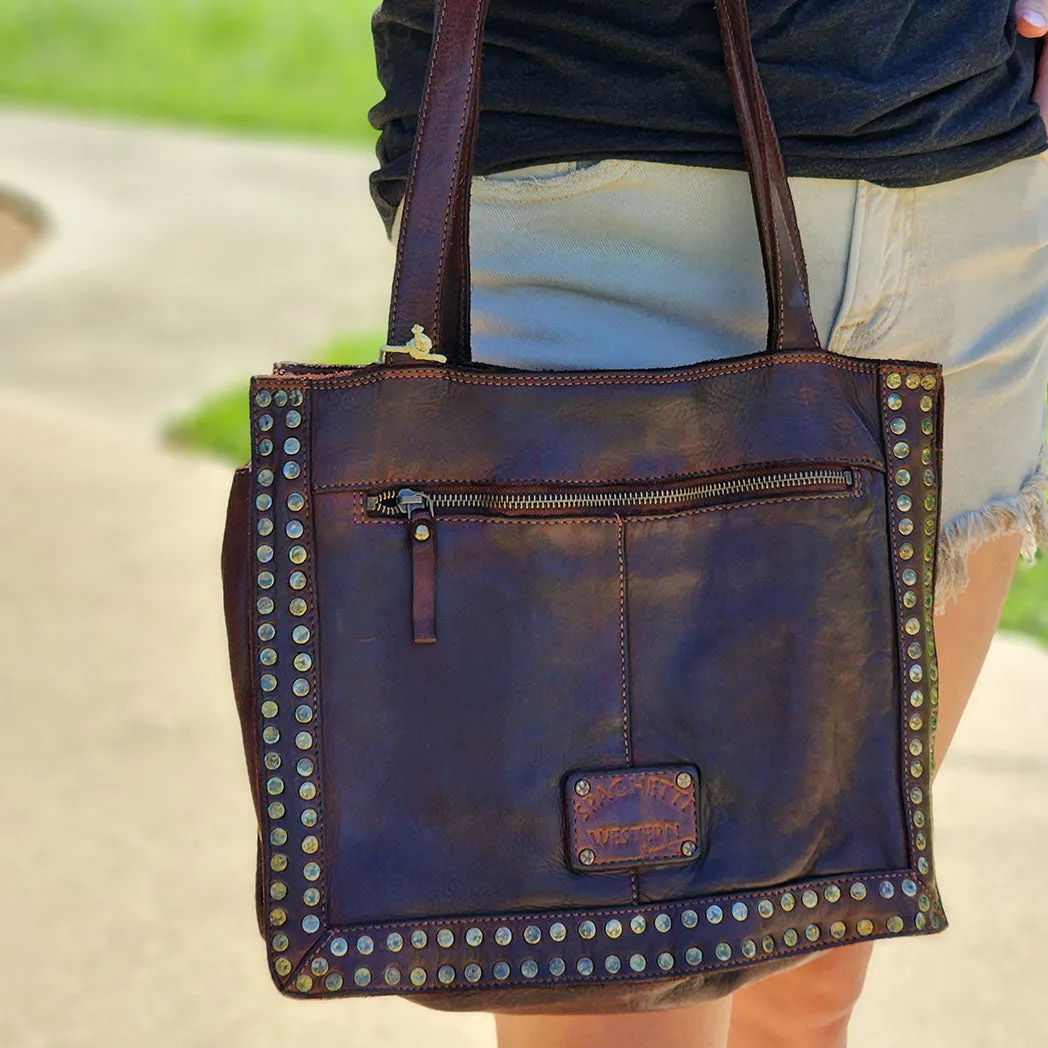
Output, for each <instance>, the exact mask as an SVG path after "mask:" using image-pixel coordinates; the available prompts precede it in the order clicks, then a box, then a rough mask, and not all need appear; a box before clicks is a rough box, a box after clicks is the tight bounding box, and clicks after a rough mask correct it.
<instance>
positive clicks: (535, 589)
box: [316, 469, 867, 924]
mask: <svg viewBox="0 0 1048 1048" xmlns="http://www.w3.org/2000/svg"><path fill="white" fill-rule="evenodd" d="M780 472H781V471H780ZM813 476H814V480H815V483H814V485H812V484H809V490H803V488H801V489H795V490H793V491H792V492H789V493H785V492H782V491H774V490H771V489H769V490H767V491H756V492H754V491H752V490H751V491H748V492H747V491H741V490H731V491H729V492H728V493H727V494H725V493H724V492H723V491H718V492H715V493H712V494H711V493H709V492H708V491H706V492H705V493H704V494H700V495H698V496H696V495H695V494H694V491H693V488H692V489H689V490H688V491H687V492H686V494H684V495H678V496H676V498H677V501H676V503H675V504H673V503H671V504H667V503H665V502H663V503H660V504H658V505H633V506H630V507H626V506H623V505H621V504H620V505H618V506H617V507H615V508H612V509H611V510H610V511H607V510H604V509H603V508H602V511H604V512H608V515H606V516H600V515H587V516H580V515H579V511H578V509H577V508H573V507H569V508H566V509H565V508H560V509H552V510H551V508H550V506H549V505H548V504H547V505H545V506H536V505H535V504H534V501H533V500H534V499H535V498H538V499H539V501H542V499H543V498H547V499H548V497H549V496H550V495H551V494H552V495H553V496H556V495H557V493H556V492H551V491H550V490H549V489H545V490H543V491H535V490H532V491H530V492H521V491H511V492H508V493H507V492H503V495H504V496H505V497H507V498H508V499H510V501H511V502H514V503H515V504H514V505H505V504H503V505H496V504H495V502H497V499H496V500H495V502H492V500H491V499H489V500H488V502H487V504H486V505H485V506H479V505H478V506H474V507H472V508H471V507H470V506H469V505H468V504H467V503H466V502H460V503H459V505H458V507H457V511H456V508H455V507H453V506H451V505H449V504H447V500H445V504H444V505H443V506H440V505H437V506H435V510H434V512H433V513H432V514H431V516H430V518H429V519H430V520H432V521H435V525H434V529H435V533H434V541H435V544H436V593H437V597H436V608H437V616H436V617H437V641H436V643H428V644H419V643H414V642H413V637H412V629H411V607H412V587H413V582H412V577H411V576H412V569H413V563H412V561H413V549H412V543H413V542H416V541H417V540H416V539H414V537H413V532H412V528H413V522H414V521H415V520H417V518H415V517H412V518H411V519H409V518H407V517H398V518H395V519H394V518H391V519H389V520H385V519H375V518H370V519H369V518H367V517H366V516H365V515H364V512H363V510H364V507H365V505H366V504H367V503H366V498H367V496H368V495H370V496H371V498H372V499H373V500H374V499H379V500H381V497H382V495H383V494H384V493H382V492H370V493H360V492H325V493H323V494H321V495H319V496H318V497H317V500H316V508H317V528H318V558H319V561H320V563H319V578H320V592H319V594H318V598H319V601H320V607H321V615H320V619H321V621H322V622H323V623H324V631H323V635H322V637H321V638H320V644H321V648H322V677H321V683H322V687H321V692H322V696H323V700H322V701H323V713H322V719H323V747H324V753H325V768H326V784H325V796H326V798H327V801H326V806H327V814H326V816H325V819H326V827H327V829H326V835H327V837H326V842H325V848H326V850H327V854H328V857H329V859H328V878H329V888H328V900H329V907H330V913H331V916H332V919H333V920H335V921H336V922H337V923H340V924H343V923H344V924H349V923H353V922H357V921H363V920H369V921H371V920H383V919H390V918H397V919H403V918H406V917H411V916H418V917H422V916H427V915H430V916H431V915H434V914H442V915H448V916H452V915H456V914H471V913H482V912H504V911H507V910H509V911H512V910H528V909H543V908H553V907H565V906H594V905H596V906H599V905H615V904H622V903H624V902H628V901H629V900H630V899H631V894H632V884H631V879H630V877H629V875H628V874H627V873H624V872H621V871H619V872H602V873H599V874H584V873H579V872H576V871H573V870H572V869H570V868H569V864H568V862H567V856H566V853H565V847H566V843H565V825H564V811H563V786H564V780H565V777H566V776H567V775H568V774H569V773H570V772H572V771H576V770H579V769H597V768H617V767H625V766H626V765H627V764H629V763H630V762H631V761H632V763H633V764H635V765H641V764H666V763H674V762H676V761H678V760H681V752H680V748H679V747H674V746H666V745H665V743H666V740H665V739H659V738H656V737H654V736H661V735H662V734H663V729H662V728H661V727H660V726H659V723H657V722H655V721H652V722H650V723H646V724H645V725H643V726H642V725H639V723H638V720H637V713H638V711H637V710H636V709H634V708H633V705H634V696H633V694H632V693H633V690H634V687H635V685H634V680H633V678H634V676H635V675H636V674H637V673H638V672H640V673H642V674H648V673H649V671H648V670H647V669H646V668H645V667H646V666H647V665H648V663H649V661H650V660H649V659H648V657H647V655H646V653H645V652H644V651H642V650H638V647H637V643H638V642H637V638H636V636H635V635H634V634H635V631H636V630H637V629H638V628H639V627H638V625H637V622H636V614H637V612H636V611H635V609H634V608H633V607H632V606H631V599H632V598H631V593H630V591H631V589H632V587H633V586H634V585H635V582H634V577H635V571H636V569H635V567H634V566H633V565H632V564H631V563H630V560H631V553H630V546H631V544H632V537H631V536H632V534H633V532H634V530H635V529H644V528H649V527H654V528H660V527H663V528H669V529H673V531H674V533H675V534H676V533H680V534H683V535H684V536H685V539H684V542H685V545H688V546H689V547H692V546H695V545H696V542H701V536H702V535H704V534H707V533H709V532H710V531H711V529H712V530H713V531H714V532H717V531H718V530H719V528H720V525H719V524H716V523H714V518H721V517H726V516H730V517H736V516H738V517H739V519H740V525H739V526H740V527H741V528H742V530H743V531H744V532H745V533H746V534H747V535H749V536H751V538H750V540H749V541H756V538H754V537H753V532H754V524H755V523H757V522H755V519H754V518H753V517H751V516H747V520H748V521H749V523H746V521H743V520H742V519H741V518H742V516H743V515H749V514H751V513H752V512H753V511H754V509H755V508H759V507H763V509H764V510H765V511H766V512H769V513H771V512H773V507H776V506H778V507H779V512H780V514H781V513H782V512H783V511H784V510H786V511H787V512H793V513H794V515H796V516H798V517H799V518H800V519H802V520H807V521H809V522H810V520H812V519H814V520H826V519H832V518H834V517H836V516H837V515H839V513H840V512H841V511H840V510H837V509H835V508H834V507H836V506H837V505H838V504H840V505H844V506H847V507H848V508H847V509H846V510H844V511H843V512H845V513H846V514H851V515H853V516H861V513H860V510H859V507H861V506H865V505H866V503H867V498H866V496H865V493H864V492H865V486H866V481H864V480H862V479H861V478H860V477H859V475H858V474H857V473H856V472H854V471H851V470H844V469H842V470H839V471H838V472H835V473H834V474H833V475H832V476H828V475H827V474H826V473H825V471H815V472H814V473H813ZM754 482H755V481H754V477H753V475H752V474H751V475H750V476H749V477H747V478H746V480H745V484H748V485H751V486H752V485H753V484H754ZM702 483H703V484H709V483H720V481H717V480H713V481H711V479H710V478H705V479H703V480H702ZM420 487H422V486H421V485H420ZM681 487H682V486H681V485H677V486H676V487H675V488H673V490H674V491H678V490H680V489H681ZM693 487H694V486H693ZM437 488H438V489H439V485H438V486H437ZM431 490H434V489H431ZM646 490H648V491H650V490H651V488H650V486H649V488H648V489H646ZM661 490H662V492H663V493H665V490H666V489H665V487H663V488H662V489H661ZM634 491H635V489H634ZM435 493H436V494H439V491H435ZM395 494H396V493H395ZM494 494H495V493H492V492H489V495H494ZM579 494H585V495H586V497H589V496H595V497H597V498H600V497H606V496H609V495H610V496H611V497H612V501H618V502H619V503H621V502H622V498H623V495H624V494H629V493H628V492H624V489H623V488H622V487H621V486H620V487H619V488H616V489H613V490H612V491H610V492H609V491H604V492H589V493H580V492H578V491H577V489H576V491H575V493H574V496H578V495H579ZM717 499H720V502H719V503H718V502H717V501H716V500H717ZM787 499H788V500H789V502H785V501H784V500H787ZM831 499H832V500H833V501H830V500H831ZM696 500H698V501H696ZM641 501H642V502H643V501H645V499H642V500H641ZM374 504H375V503H374V502H373V503H372V505H373V506H374ZM681 506H683V508H679V507H681ZM790 507H796V508H795V509H792V510H791V509H790ZM591 508H592V507H591ZM593 509H594V513H596V508H593ZM480 510H483V512H479V511H480ZM558 513H559V514H560V515H559V516H558V515H557V514H558ZM565 514H573V515H565ZM798 526H801V525H798ZM756 530H757V531H758V532H760V533H761V534H762V535H763V540H764V541H769V534H768V532H767V529H766V526H765V523H764V522H759V526H758V527H757V529H756ZM818 534H819V533H818V529H816V530H815V531H812V532H811V535H812V536H813V537H816V536H818ZM802 545H803V543H802ZM745 546H746V543H745V542H743V543H742V544H741V545H738V546H737V547H736V550H741V549H745ZM729 553H730V550H729V551H728V552H727V553H725V554H721V553H718V554H717V556H718V557H720V558H721V559H722V560H723V561H724V563H723V564H722V566H723V568H724V570H725V571H729V572H735V573H737V572H738V569H739V566H740V565H739V564H735V565H733V564H732V561H731V558H732V557H736V558H738V557H739V556H741V554H740V553H738V552H735V553H730V556H729V555H728V554H729ZM808 555H809V556H814V555H815V554H814V553H812V552H811V551H809V554H808ZM703 556H704V557H705V556H706V554H703ZM691 559H692V560H693V559H694V558H693V557H692V558H691ZM689 563H690V560H689V558H688V557H682V563H681V564H679V565H678V566H676V567H673V566H670V567H664V569H663V570H662V578H661V581H660V582H659V585H660V586H661V587H663V589H665V590H667V595H668V596H669V597H670V598H671V600H670V604H671V605H672V604H673V600H674V599H675V597H674V594H673V592H672V591H674V590H675V589H686V588H687V587H688V585H690V583H689V582H687V579H688V578H689V574H688V573H689ZM788 570H791V571H792V570H795V566H790V567H788ZM648 574H649V575H650V572H649V573H648ZM638 578H639V576H638ZM335 580H337V586H336V585H333V583H334V581H335ZM647 584H648V583H647V582H644V583H643V585H647ZM740 585H741V582H740ZM657 621H659V622H661V623H662V624H663V628H664V629H665V631H666V633H667V636H666V637H665V638H664V642H663V645H662V648H663V649H665V647H666V645H667V644H671V643H676V644H678V645H681V644H686V643H687V642H688V640H687V638H688V636H689V634H690V633H691V632H692V630H691V626H690V623H688V622H687V620H680V621H676V622H667V620H666V617H665V615H664V614H662V613H660V614H659V617H658V618H657ZM673 638H676V640H675V641H674V640H673ZM709 641H710V642H711V643H713V642H714V638H712V637H710V638H709ZM646 643H647V642H645V644H646ZM717 643H720V642H717ZM642 694H644V693H643V691H642ZM666 700H667V702H669V703H670V704H671V705H672V706H673V707H674V710H675V712H674V714H673V715H674V716H677V717H686V716H687V710H688V709H689V707H690V705H691V704H692V702H693V700H692V698H691V697H690V696H689V694H688V693H687V692H683V693H682V692H681V690H680V688H679V687H678V688H677V689H676V691H675V692H674V693H673V694H671V695H667V696H666ZM721 700H722V697H719V696H718V697H717V701H721ZM656 701H658V700H656ZM710 701H713V700H712V699H711V700H710ZM661 723H665V721H664V720H663V721H662V722H661ZM652 733H654V736H653V737H651V738H649V736H651V735H652ZM631 747H632V753H631V752H630V748H631ZM660 749H664V750H666V752H667V753H670V751H672V758H671V759H670V760H657V759H656V754H657V753H658V751H659V750H660ZM336 752H337V756H336ZM684 763H690V762H686V761H685V762H684ZM701 774H702V769H701V768H700V775H701ZM711 787H712V788H713V789H714V790H715V791H716V789H717V779H716V777H715V778H714V779H713V780H711ZM705 789H706V787H705V785H704V790H705ZM709 803H710V801H709V798H708V797H705V796H704V804H705V805H706V806H707V807H708V805H709ZM710 825H712V826H716V820H714V821H713V822H711V823H710ZM706 844H708V842H706V843H704V850H703V854H702V855H701V856H700V860H701V861H700V862H698V863H697V864H693V866H694V868H695V869H700V870H701V869H702V868H703V866H704V865H705V863H706V861H707V854H706V852H707V847H706ZM406 871H407V872H406ZM663 875H664V876H666V877H669V878H670V879H671V881H673V878H679V877H680V876H689V875H686V874H682V873H680V872H679V871H669V872H665V873H664V874H663ZM692 879H693V880H694V877H693V878H692ZM701 880H702V878H701V876H700V877H699V880H698V881H696V882H695V883H699V882H700V881H701ZM420 883H423V884H426V885H428V886H429V887H428V890H427V891H426V892H425V893H422V894H420V892H419V884H420ZM673 883H676V882H673Z"/></svg>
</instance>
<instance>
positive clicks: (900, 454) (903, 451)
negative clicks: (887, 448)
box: [892, 440, 910, 459]
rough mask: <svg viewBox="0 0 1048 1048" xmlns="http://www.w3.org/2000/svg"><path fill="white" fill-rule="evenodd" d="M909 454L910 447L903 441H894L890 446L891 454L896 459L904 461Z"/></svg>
mask: <svg viewBox="0 0 1048 1048" xmlns="http://www.w3.org/2000/svg"><path fill="white" fill-rule="evenodd" d="M909 453H910V445H909V444H907V443H906V441H905V440H899V441H896V443H894V444H893V445H892V454H893V455H894V456H895V457H896V458H897V459H904V458H906V456H907V455H909Z"/></svg>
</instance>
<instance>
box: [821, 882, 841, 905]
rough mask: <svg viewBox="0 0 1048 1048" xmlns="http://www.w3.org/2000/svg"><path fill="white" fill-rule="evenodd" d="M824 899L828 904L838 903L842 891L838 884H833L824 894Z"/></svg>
mask: <svg viewBox="0 0 1048 1048" xmlns="http://www.w3.org/2000/svg"><path fill="white" fill-rule="evenodd" d="M822 897H823V898H824V899H825V900H826V901H827V902H837V901H838V900H839V899H840V897H841V890H840V888H838V887H837V885H836V884H831V885H830V886H829V887H828V888H827V889H826V890H825V891H824V892H823V893H822Z"/></svg>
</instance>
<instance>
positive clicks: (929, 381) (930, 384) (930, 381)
mask: <svg viewBox="0 0 1048 1048" xmlns="http://www.w3.org/2000/svg"><path fill="white" fill-rule="evenodd" d="M935 384H936V383H935V376H934V375H925V376H924V378H922V379H921V388H922V389H935Z"/></svg>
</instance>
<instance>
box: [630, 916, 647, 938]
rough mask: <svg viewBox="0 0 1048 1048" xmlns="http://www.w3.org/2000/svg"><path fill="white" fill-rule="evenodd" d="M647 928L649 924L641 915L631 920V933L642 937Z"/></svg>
mask: <svg viewBox="0 0 1048 1048" xmlns="http://www.w3.org/2000/svg"><path fill="white" fill-rule="evenodd" d="M647 927H648V922H647V921H646V920H645V919H644V918H643V917H642V916H641V915H640V914H639V913H638V914H637V915H636V916H635V917H633V918H632V919H631V920H630V931H631V932H633V933H634V934H635V935H640V934H641V933H642V932H643V931H644V929H645V928H647Z"/></svg>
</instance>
